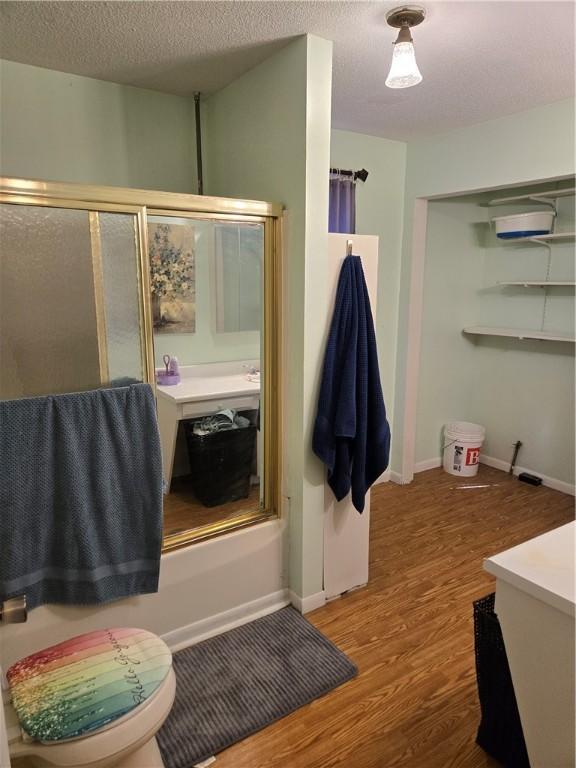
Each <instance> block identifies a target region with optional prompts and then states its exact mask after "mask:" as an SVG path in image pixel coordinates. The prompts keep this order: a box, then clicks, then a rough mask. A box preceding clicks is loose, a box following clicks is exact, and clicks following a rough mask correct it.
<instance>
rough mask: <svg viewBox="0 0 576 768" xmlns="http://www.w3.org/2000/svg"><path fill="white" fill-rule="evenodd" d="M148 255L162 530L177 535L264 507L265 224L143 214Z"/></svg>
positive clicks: (253, 512) (210, 526)
mask: <svg viewBox="0 0 576 768" xmlns="http://www.w3.org/2000/svg"><path fill="white" fill-rule="evenodd" d="M148 249H149V262H150V286H151V305H152V317H153V325H154V357H155V364H156V369H157V374H158V387H157V391H158V421H159V427H160V435H161V440H162V450H163V461H164V478H165V483H166V490H167V493H166V496H165V500H164V526H165V535H166V536H167V537H178V536H181V535H183V534H186V533H187V532H190V531H194V530H198V529H206V528H209V529H212V528H214V527H218V526H221V525H222V524H225V523H227V522H229V521H231V520H237V519H238V518H239V517H242V516H245V515H248V516H249V515H253V514H255V513H258V512H260V511H261V510H262V509H263V506H264V498H263V491H262V488H263V484H262V483H261V477H262V474H263V471H264V465H263V444H262V430H263V427H264V425H263V420H264V417H263V411H262V408H261V405H262V397H263V395H262V390H261V373H260V372H261V370H262V364H261V362H262V343H261V328H262V325H263V319H262V314H263V304H264V302H263V296H264V282H263V266H264V259H265V221H264V220H259V221H254V220H250V221H245V220H237V221H231V220H218V219H216V218H212V217H202V216H201V215H194V216H193V215H188V216H182V215H178V214H170V215H166V214H163V215H154V214H153V212H149V214H148ZM175 359H176V360H177V364H176V363H175ZM176 365H177V367H178V379H176V378H175V377H173V379H172V380H170V371H169V369H170V367H172V368H174V367H175V366H176ZM166 366H168V367H166Z"/></svg>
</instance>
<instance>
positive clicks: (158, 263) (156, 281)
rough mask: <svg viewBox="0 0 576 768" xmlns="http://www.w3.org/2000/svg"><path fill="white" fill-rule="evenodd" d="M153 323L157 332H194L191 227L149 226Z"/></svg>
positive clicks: (154, 224)
mask: <svg viewBox="0 0 576 768" xmlns="http://www.w3.org/2000/svg"><path fill="white" fill-rule="evenodd" d="M148 251H149V258H150V287H151V291H152V320H153V323H154V331H155V332H156V333H194V332H195V331H196V264H195V255H194V227H192V226H191V225H189V224H168V223H149V224H148Z"/></svg>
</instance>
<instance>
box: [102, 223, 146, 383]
mask: <svg viewBox="0 0 576 768" xmlns="http://www.w3.org/2000/svg"><path fill="white" fill-rule="evenodd" d="M98 219H99V224H100V243H101V252H102V277H103V289H104V290H103V294H104V317H105V324H106V346H107V357H108V376H109V379H110V380H111V381H113V380H115V379H119V378H123V377H130V378H134V379H138V380H142V379H143V371H142V349H141V342H140V314H139V297H138V278H137V275H138V249H137V245H136V231H137V230H136V217H135V216H134V215H132V214H126V213H99V214H98Z"/></svg>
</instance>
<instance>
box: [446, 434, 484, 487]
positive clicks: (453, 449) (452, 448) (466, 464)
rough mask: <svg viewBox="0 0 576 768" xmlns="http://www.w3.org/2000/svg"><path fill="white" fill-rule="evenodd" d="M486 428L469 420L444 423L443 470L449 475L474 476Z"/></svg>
mask: <svg viewBox="0 0 576 768" xmlns="http://www.w3.org/2000/svg"><path fill="white" fill-rule="evenodd" d="M485 435H486V430H485V429H484V427H481V426H480V424H471V423H470V422H469V421H451V422H450V423H448V424H445V425H444V470H445V471H446V472H448V473H449V474H451V475H460V476H461V477H474V475H475V474H476V473H477V472H478V464H479V462H480V450H481V448H482V443H483V442H484V437H485Z"/></svg>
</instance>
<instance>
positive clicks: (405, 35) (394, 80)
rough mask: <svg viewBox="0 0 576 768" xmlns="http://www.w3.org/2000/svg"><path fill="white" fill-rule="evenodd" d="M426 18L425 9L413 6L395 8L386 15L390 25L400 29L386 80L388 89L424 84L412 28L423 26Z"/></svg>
mask: <svg viewBox="0 0 576 768" xmlns="http://www.w3.org/2000/svg"><path fill="white" fill-rule="evenodd" d="M425 16H426V11H425V10H424V8H419V7H418V6H413V5H409V6H404V7H402V8H393V9H392V10H391V11H388V13H387V14H386V21H387V22H388V24H389V25H390V26H391V27H395V28H396V29H400V32H399V33H398V37H397V38H396V42H395V43H394V50H393V53H392V64H391V65H390V72H388V77H387V78H386V85H387V86H388V88H410V87H411V86H412V85H418V83H421V82H422V75H421V74H420V70H419V69H418V64H416V56H415V55H414V46H413V45H412V35H411V33H410V28H411V27H415V26H417V25H418V24H421V23H422V22H423V21H424V17H425Z"/></svg>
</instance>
